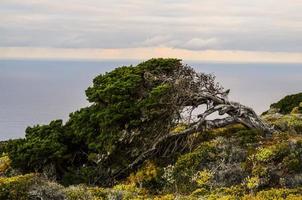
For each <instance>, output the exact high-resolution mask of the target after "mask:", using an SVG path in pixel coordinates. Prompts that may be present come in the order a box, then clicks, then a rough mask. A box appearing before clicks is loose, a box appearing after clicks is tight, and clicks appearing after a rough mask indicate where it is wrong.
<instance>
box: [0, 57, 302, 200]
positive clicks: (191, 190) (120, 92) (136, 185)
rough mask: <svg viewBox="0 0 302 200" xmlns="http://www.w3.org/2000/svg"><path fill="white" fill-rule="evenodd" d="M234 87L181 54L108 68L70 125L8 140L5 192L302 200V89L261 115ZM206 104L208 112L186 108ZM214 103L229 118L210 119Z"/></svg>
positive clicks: (15, 195) (92, 197) (82, 198)
mask: <svg viewBox="0 0 302 200" xmlns="http://www.w3.org/2000/svg"><path fill="white" fill-rule="evenodd" d="M180 72H181V73H180ZM175 73H176V74H175ZM195 75H196V77H201V78H200V79H199V80H201V81H200V82H197V83H198V84H197V83H196V82H194V81H193V82H192V80H195V79H196V77H195ZM175 77H177V78H175ZM188 77H191V78H188ZM192 77H194V78H192ZM200 88H202V89H201V90H199V89H200ZM209 88H210V90H209ZM195 91H199V92H200V91H202V92H204V93H203V96H202V97H207V99H206V100H207V101H204V100H205V99H198V100H196V93H195ZM212 91H214V92H213V93H211V92H212ZM228 93H229V90H226V91H225V90H224V89H223V88H222V87H221V86H219V85H218V84H217V83H216V82H215V80H214V77H213V76H209V75H205V74H198V73H195V72H194V71H192V69H191V68H187V67H184V66H183V65H182V64H181V63H180V61H179V60H177V59H152V60H149V61H147V62H144V63H141V64H139V65H138V66H135V67H133V66H130V67H121V68H117V69H116V70H114V71H112V72H109V73H107V74H104V75H100V76H98V77H96V78H95V79H94V81H93V85H92V86H91V87H90V88H88V89H87V90H86V94H87V97H88V100H89V101H90V102H91V103H92V105H91V106H89V107H86V108H83V109H81V110H79V111H76V112H74V113H72V114H70V119H69V120H68V122H67V123H66V124H64V123H63V122H62V120H54V121H52V122H51V123H50V124H49V125H38V126H34V127H29V128H27V129H26V138H24V139H19V140H12V141H7V142H3V143H1V144H0V145H1V146H0V147H1V152H2V157H1V158H0V175H1V177H0V199H12V200H17V199H18V200H22V199H24V200H26V199H43V200H48V199H49V200H50V199H58V200H61V199H62V200H63V199H68V200H76V199H79V200H98V199H157V200H159V199H163V200H170V199H171V200H172V199H190V200H195V199H196V200H197V199H213V200H214V199H221V200H223V199H245V200H248V199H251V200H253V199H254V200H259V199H261V200H262V199H263V200H264V199H296V200H298V199H302V104H301V103H300V102H298V101H299V98H300V97H299V96H300V95H295V96H290V97H286V98H284V99H282V100H280V101H279V102H278V103H276V104H273V105H274V106H271V108H280V110H277V109H270V111H269V112H266V113H265V114H263V115H262V116H261V118H259V117H258V116H255V115H254V112H252V110H251V109H250V108H247V107H245V106H243V105H241V104H239V103H234V102H231V103H230V102H229V101H228V100H226V99H227V98H226V96H227V94H228ZM130 94H131V95H130ZM205 94H206V95H205ZM210 94H211V95H210ZM208 97H210V98H208ZM211 99H214V100H213V102H211V103H210V104H209V101H210V100H211ZM293 99H294V100H293ZM189 100H190V101H189ZM301 101H302V100H301ZM217 102H219V103H217ZM199 103H200V105H204V104H206V105H209V110H206V111H204V112H201V113H200V114H199V115H198V116H195V118H194V116H193V115H188V114H186V115H180V110H181V111H182V110H183V109H184V108H186V109H188V107H187V106H188V105H190V106H191V105H193V106H192V107H190V108H192V111H191V112H186V113H192V112H193V111H196V110H194V109H195V108H196V107H198V106H197V105H199ZM284 105H286V106H284ZM211 106H212V107H211ZM238 107H239V108H240V110H239V111H240V112H238V110H237V108H238ZM216 108H217V110H215V109H216ZM289 108H291V110H290V111H288V110H289ZM213 110H215V112H219V114H221V115H228V117H227V118H223V119H222V120H221V119H214V120H212V119H209V120H207V119H206V117H205V116H206V115H207V114H208V113H210V114H212V113H214V112H212V111H213ZM211 112H212V113H211ZM188 116H189V117H188ZM176 119H177V120H176ZM200 119H201V120H203V121H202V124H201V125H202V126H200V127H201V128H200V129H198V128H196V129H192V127H196V126H195V125H196V124H198V122H199V121H198V120H200ZM232 119H236V120H232ZM194 120H196V121H194ZM253 120H254V121H253ZM218 122H219V123H218ZM191 125H192V126H191ZM218 125H219V126H218ZM191 130H193V131H191Z"/></svg>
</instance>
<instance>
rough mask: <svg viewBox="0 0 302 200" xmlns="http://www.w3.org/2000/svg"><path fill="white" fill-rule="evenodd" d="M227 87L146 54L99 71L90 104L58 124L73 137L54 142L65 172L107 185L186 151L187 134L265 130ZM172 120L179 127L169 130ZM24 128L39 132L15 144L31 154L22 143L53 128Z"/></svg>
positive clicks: (172, 61)
mask: <svg viewBox="0 0 302 200" xmlns="http://www.w3.org/2000/svg"><path fill="white" fill-rule="evenodd" d="M228 93H229V90H225V89H224V88H223V87H222V86H220V85H219V84H218V83H217V82H215V77H214V76H213V75H210V74H204V73H199V72H196V71H195V70H194V69H193V68H191V67H189V66H187V65H184V64H182V63H181V61H180V60H178V59H151V60H148V61H146V62H143V63H140V64H138V65H137V66H124V67H119V68H116V69H115V70H113V71H111V72H109V73H106V74H102V75H99V76H97V77H96V78H95V79H94V80H93V85H92V86H91V87H89V88H88V89H87V90H86V95H87V97H88V100H89V102H90V103H91V105H90V106H89V107H87V108H83V109H81V110H80V111H77V112H75V113H72V114H71V115H70V119H69V121H68V122H67V123H66V124H65V125H64V128H63V129H62V130H61V132H62V133H63V135H66V138H67V136H68V138H72V141H68V140H57V143H56V144H59V143H58V142H61V143H60V144H62V145H64V151H65V152H68V155H69V156H68V157H67V158H66V159H68V162H67V161H66V162H65V163H68V166H65V170H66V174H68V171H72V170H73V171H72V172H73V173H75V171H76V172H77V173H78V174H80V172H81V173H82V174H81V175H82V176H86V177H90V178H89V181H88V182H90V183H93V184H104V185H110V184H112V183H113V182H114V181H115V180H118V179H121V178H123V177H125V176H127V175H128V174H129V173H130V172H131V171H132V170H134V169H136V168H137V167H139V166H140V165H141V164H142V163H143V162H144V161H145V160H147V159H150V158H154V157H161V156H166V157H169V155H172V154H173V153H175V152H182V151H188V150H190V144H191V142H190V141H191V139H192V138H191V137H190V136H191V135H193V134H199V133H202V132H204V131H207V130H211V129H214V128H219V127H224V126H227V125H230V124H237V123H240V124H242V125H244V126H246V127H247V128H251V129H259V130H261V131H263V133H264V134H269V133H271V132H272V129H271V128H270V127H269V126H267V125H266V124H265V123H263V122H262V120H261V119H260V118H259V117H258V116H257V114H256V113H255V112H254V111H253V110H252V109H251V108H249V107H246V106H243V105H241V104H240V103H237V102H233V101H230V100H228ZM217 114H218V115H221V116H222V117H219V118H217ZM215 117H216V119H215ZM179 125H181V126H182V128H181V130H179V131H175V128H176V127H178V126H179ZM44 129H45V130H48V129H47V128H45V127H44ZM44 129H43V130H44ZM31 130H32V132H33V131H36V132H37V133H39V134H35V133H31V135H30V137H28V138H26V139H25V140H22V142H23V144H22V145H23V146H24V148H19V149H22V151H23V152H24V151H25V152H26V151H27V150H28V151H30V152H31V155H33V157H34V154H35V153H34V150H32V149H31V146H28V145H26V144H27V143H33V138H34V137H35V136H36V137H39V140H43V138H48V139H49V138H51V137H50V136H49V135H47V134H51V133H52V132H51V131H48V133H47V134H41V130H40V129H39V128H38V127H36V128H35V129H31ZM55 133H56V135H60V134H59V133H57V132H55ZM35 140H36V139H35ZM71 144H72V145H71ZM75 146H78V147H79V148H78V149H75V148H74V147H75ZM17 149H18V148H17ZM16 151H17V150H15V154H14V155H16ZM37 153H38V152H37ZM36 157H37V156H36ZM36 157H34V158H36ZM12 159H13V161H14V158H12ZM60 159H65V158H64V156H61V157H59V158H58V159H57V158H56V159H55V161H56V163H64V162H63V161H62V160H60ZM49 162H51V160H50V161H49ZM15 163H20V160H18V162H17V161H16V162H15ZM21 163H22V162H21ZM33 163H35V164H36V163H37V162H36V161H34V162H33ZM46 163H47V162H46ZM27 169H28V168H27ZM85 169H86V171H85ZM60 171H62V165H61V166H60ZM83 171H84V172H83ZM66 174H65V175H66Z"/></svg>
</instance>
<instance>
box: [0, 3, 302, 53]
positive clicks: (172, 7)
mask: <svg viewBox="0 0 302 200" xmlns="http://www.w3.org/2000/svg"><path fill="white" fill-rule="evenodd" d="M301 10H302V1H300V0H288V1H283V0H274V1H271V0H254V1H248V0H203V1H200V0H186V1H185V0H154V1H141V0H123V1H122V0H86V1H82V0H39V1H35V0H2V1H1V7H0V32H1V35H0V46H1V47H36V48H63V49H66V48H72V49H76V48H79V49H80V48H84V49H85V48H86V49H87V48H93V49H123V48H126V49H128V48H145V47H150V48H151V47H166V48H176V49H187V50H194V51H199V50H217V51H256V52H257V51H259V52H293V53H299V52H302V12H301Z"/></svg>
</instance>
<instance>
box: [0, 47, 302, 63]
mask: <svg viewBox="0 0 302 200" xmlns="http://www.w3.org/2000/svg"><path fill="white" fill-rule="evenodd" d="M152 57H167V58H181V59H185V60H199V61H219V62H250V63H253V62H263V63H264V62H287V63H302V54H301V53H287V52H254V51H229V50H228V51H227V50H224V51H216V50H203V51H193V50H186V49H176V48H168V47H156V48H152V47H144V48H122V49H91V48H90V49H89V48H67V49H66V48H30V47H22V48H20V47H9V48H0V59H16V58H21V59H33V58H42V59H93V60H98V59H136V60H145V59H149V58H152Z"/></svg>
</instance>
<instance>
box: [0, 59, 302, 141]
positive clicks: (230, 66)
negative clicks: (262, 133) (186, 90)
mask: <svg viewBox="0 0 302 200" xmlns="http://www.w3.org/2000/svg"><path fill="white" fill-rule="evenodd" d="M183 62H184V63H186V64H189V65H190V66H192V67H193V68H195V69H196V70H197V71H199V72H205V73H212V74H214V75H215V76H216V80H217V81H218V82H220V83H221V85H222V86H223V87H224V88H226V89H231V92H230V100H234V101H239V102H241V103H242V104H245V105H248V106H250V107H252V108H254V109H255V111H256V112H257V113H258V114H260V113H262V112H263V111H265V110H267V109H268V108H269V105H270V104H271V103H273V102H276V101H277V100H279V99H280V98H282V97H284V96H285V95H288V94H293V93H298V92H302V64H285V63H284V64H276V63H253V64H251V63H213V62H211V63H207V62H196V61H194V62H193V61H186V60H184V61H183ZM137 63H139V61H136V60H102V61H101V60H99V61H87V60H78V61H69V60H0V140H7V139H14V138H21V137H24V135H25V129H26V127H27V126H33V125H36V124H47V123H49V122H50V121H51V120H54V119H63V120H64V121H66V120H67V119H68V115H69V113H70V112H73V111H76V110H78V109H79V108H81V107H85V106H87V105H89V103H88V102H87V100H86V96H85V89H86V88H87V87H89V86H90V85H91V83H92V80H93V78H94V77H95V76H97V75H98V74H101V73H105V72H108V71H110V70H112V69H114V68H115V67H118V66H123V65H130V64H132V65H135V64H137Z"/></svg>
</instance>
